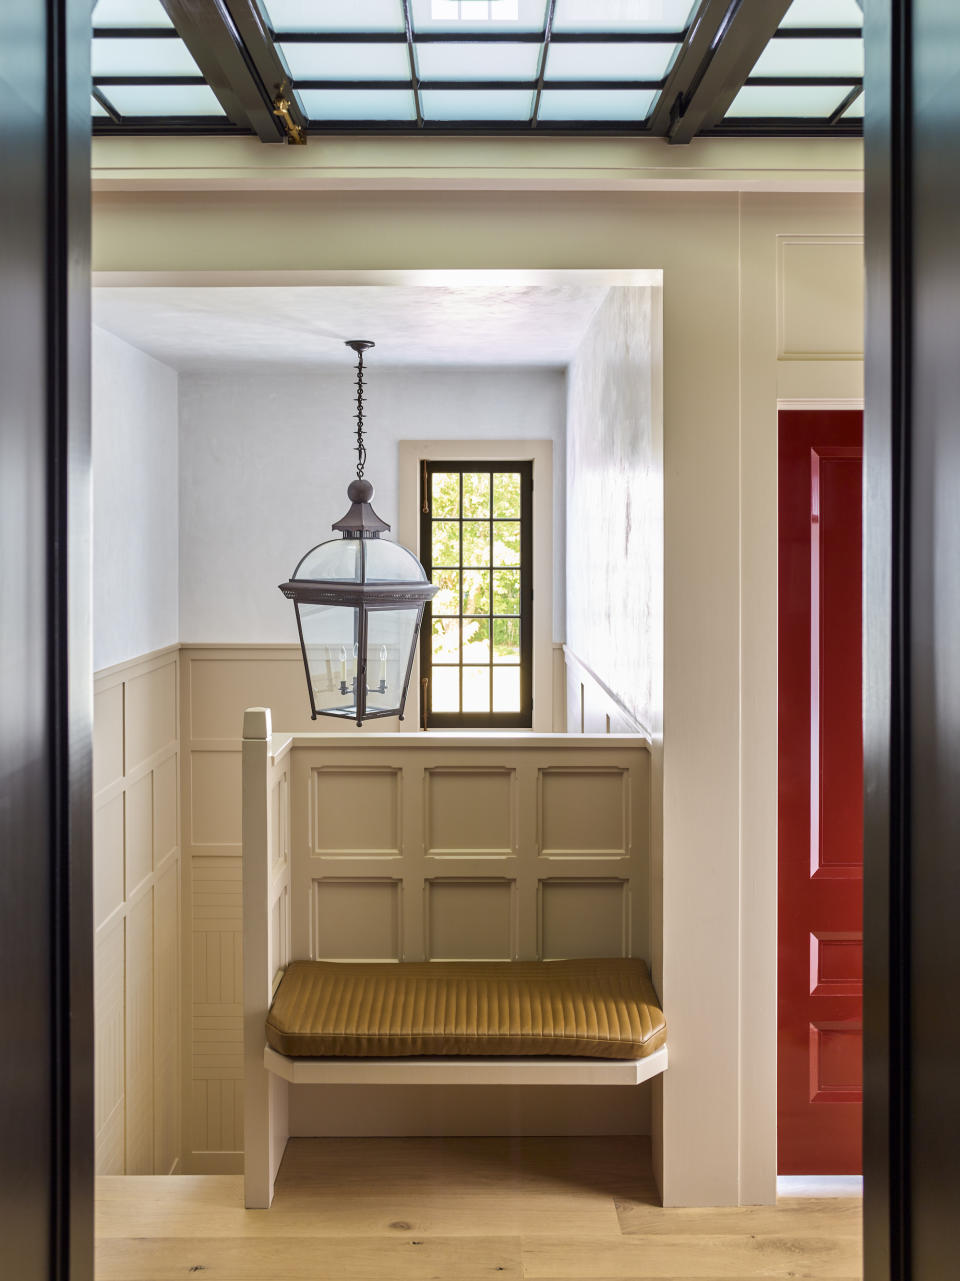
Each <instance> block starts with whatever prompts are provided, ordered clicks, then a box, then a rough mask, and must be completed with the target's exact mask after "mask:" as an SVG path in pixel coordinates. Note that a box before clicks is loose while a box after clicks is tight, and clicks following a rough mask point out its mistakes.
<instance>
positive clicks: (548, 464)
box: [397, 440, 554, 734]
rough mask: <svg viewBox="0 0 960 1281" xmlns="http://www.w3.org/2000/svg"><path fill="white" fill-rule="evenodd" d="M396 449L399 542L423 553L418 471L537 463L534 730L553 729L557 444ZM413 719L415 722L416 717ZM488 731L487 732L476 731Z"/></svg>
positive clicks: (414, 443)
mask: <svg viewBox="0 0 960 1281" xmlns="http://www.w3.org/2000/svg"><path fill="white" fill-rule="evenodd" d="M397 451H398V495H397V498H398V509H399V510H398V517H397V541H398V542H400V543H402V544H403V545H404V546H405V547H412V548H413V549H414V550H415V551H416V552H417V554H418V555H419V553H420V502H419V495H420V469H421V466H422V464H423V462H424V461H425V460H426V461H429V460H430V459H431V458H443V459H449V460H450V461H451V462H460V461H463V462H468V461H471V460H477V461H478V462H480V461H486V460H489V459H494V460H496V459H501V458H502V459H504V460H508V461H514V462H515V461H524V462H527V461H532V463H533V481H534V488H533V582H534V585H535V590H534V597H533V729H534V730H536V731H539V732H541V733H543V732H548V731H550V730H552V729H553V485H554V471H553V466H554V462H553V441H552V440H401V441H400V442H399V444H398V446H397ZM407 706H408V707H409V709H410V710H409V711H408V712H407V713H406V715H407V717H408V718H409V719H411V720H413V723H414V724H415V725H419V724H420V723H421V721H420V653H419V646H418V647H417V654H416V655H415V656H414V660H413V672H412V674H411V677H410V688H409V690H408V691H407ZM414 717H415V719H414ZM473 732H474V733H477V732H481V733H483V734H486V733H488V732H489V731H487V730H482V731H476V730H475V731H473Z"/></svg>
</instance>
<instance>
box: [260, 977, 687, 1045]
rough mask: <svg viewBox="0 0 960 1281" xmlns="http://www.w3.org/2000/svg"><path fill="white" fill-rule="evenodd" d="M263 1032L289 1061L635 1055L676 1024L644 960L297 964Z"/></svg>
mask: <svg viewBox="0 0 960 1281" xmlns="http://www.w3.org/2000/svg"><path fill="white" fill-rule="evenodd" d="M266 1036H267V1044H268V1046H270V1047H271V1048H272V1049H273V1050H274V1051H275V1052H276V1053H278V1054H281V1055H285V1056H287V1057H291V1058H328V1057H336V1058H343V1057H346V1058H374V1057H378V1058H386V1057H389V1058H402V1057H410V1056H447V1055H464V1056H485V1055H491V1056H497V1057H505V1056H516V1055H527V1056H537V1057H541V1058H542V1057H544V1056H552V1055H559V1056H565V1057H583V1058H595V1059H631V1060H637V1059H642V1058H645V1057H647V1056H650V1055H653V1054H655V1053H656V1052H657V1051H659V1050H660V1049H661V1048H662V1047H663V1046H664V1045H665V1043H666V1037H667V1028H666V1021H665V1019H664V1016H663V1011H662V1010H661V1009H660V1006H659V1002H658V1000H657V995H656V992H655V991H654V989H653V984H652V983H651V981H650V974H649V972H648V970H647V967H646V964H645V963H644V962H643V961H641V960H638V959H619V958H601V959H591V960H574V961H426V962H401V963H399V964H395V965H391V964H379V963H365V962H353V961H346V962H341V961H293V962H292V963H291V964H290V965H288V966H287V968H286V970H285V972H284V974H283V977H282V979H281V981H280V985H279V987H278V988H277V992H276V995H275V997H274V1000H273V1004H272V1006H271V1008H270V1011H269V1013H268V1015H267V1022H266Z"/></svg>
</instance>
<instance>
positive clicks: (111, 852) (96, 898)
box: [93, 792, 123, 972]
mask: <svg viewBox="0 0 960 1281" xmlns="http://www.w3.org/2000/svg"><path fill="white" fill-rule="evenodd" d="M93 850H94V858H93V919H94V925H95V926H96V927H98V928H99V926H101V925H102V924H103V923H104V921H105V920H106V919H107V917H108V916H110V914H111V913H112V912H115V911H116V910H117V908H119V907H120V906H121V905H122V903H123V792H118V793H117V795H116V796H114V797H113V799H112V800H109V801H106V802H105V803H103V804H102V805H98V806H97V807H96V809H95V810H94V812H93ZM122 968H123V959H122V957H121V972H122Z"/></svg>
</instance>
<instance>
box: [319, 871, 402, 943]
mask: <svg viewBox="0 0 960 1281" xmlns="http://www.w3.org/2000/svg"><path fill="white" fill-rule="evenodd" d="M400 938H401V932H400V882H399V881H395V880H387V879H382V880H378V879H368V880H348V879H345V878H340V877H336V878H333V877H323V878H320V879H317V880H315V881H314V882H313V955H314V957H315V958H316V959H318V960H329V961H398V960H399V959H400Z"/></svg>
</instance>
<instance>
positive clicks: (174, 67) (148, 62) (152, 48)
mask: <svg viewBox="0 0 960 1281" xmlns="http://www.w3.org/2000/svg"><path fill="white" fill-rule="evenodd" d="M90 57H91V70H92V71H93V74H94V75H95V76H198V75H199V74H200V68H199V67H198V66H197V64H196V63H195V62H194V60H193V58H192V57H191V56H190V51H189V50H188V49H187V46H186V45H185V44H184V43H183V41H182V40H180V39H177V40H161V39H160V38H159V37H158V38H156V39H151V38H150V37H149V36H146V37H144V38H142V39H140V38H137V39H126V38H125V39H120V40H116V39H114V38H113V37H111V36H98V37H97V38H96V40H94V41H93V48H92V52H91V55H90Z"/></svg>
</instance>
